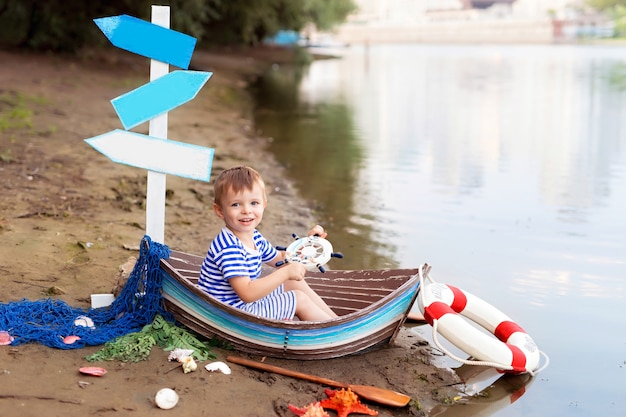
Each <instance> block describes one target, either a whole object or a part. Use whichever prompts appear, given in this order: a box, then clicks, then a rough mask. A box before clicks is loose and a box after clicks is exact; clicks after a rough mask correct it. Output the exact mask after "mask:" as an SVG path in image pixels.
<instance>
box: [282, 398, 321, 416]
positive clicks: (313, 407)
mask: <svg viewBox="0 0 626 417" xmlns="http://www.w3.org/2000/svg"><path fill="white" fill-rule="evenodd" d="M289 409H290V410H291V411H293V412H294V413H296V414H297V415H299V416H300V417H330V415H328V413H327V412H326V411H324V408H323V407H322V406H321V405H320V403H319V401H318V402H315V403H311V404H309V405H307V406H305V407H302V408H298V407H296V406H294V405H291V404H289Z"/></svg>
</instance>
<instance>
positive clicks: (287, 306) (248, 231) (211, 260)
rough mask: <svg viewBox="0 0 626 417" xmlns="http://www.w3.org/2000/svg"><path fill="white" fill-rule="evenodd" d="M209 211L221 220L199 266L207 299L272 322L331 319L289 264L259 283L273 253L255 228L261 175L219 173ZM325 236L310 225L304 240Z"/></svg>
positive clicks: (261, 202)
mask: <svg viewBox="0 0 626 417" xmlns="http://www.w3.org/2000/svg"><path fill="white" fill-rule="evenodd" d="M214 190H215V201H214V203H213V211H214V212H215V214H217V216H218V217H220V218H221V219H222V220H224V228H222V230H221V232H220V233H219V234H218V235H217V236H216V237H215V239H214V240H213V242H212V243H211V246H210V247H209V251H208V253H207V255H206V258H205V259H204V262H203V263H202V270H201V271H200V279H199V281H198V286H199V287H200V288H201V289H203V290H204V291H206V292H208V293H209V294H211V295H212V296H213V297H215V298H217V299H218V300H220V301H223V302H225V303H227V304H230V305H232V306H234V307H236V308H239V309H241V310H244V311H246V312H248V313H251V314H255V315H259V316H263V317H266V318H271V319H276V320H291V319H293V318H294V316H298V318H299V319H300V320H306V321H321V320H329V319H332V318H334V317H337V315H336V314H335V313H334V312H333V311H332V310H331V309H330V308H329V307H328V306H327V305H326V303H325V302H324V301H323V300H322V299H321V298H320V296H319V295H317V293H315V291H313V290H312V289H311V288H310V287H309V285H308V284H307V283H306V281H305V280H304V274H305V272H306V269H305V267H304V265H302V264H301V263H299V262H289V263H287V264H286V265H284V266H282V267H280V268H277V269H276V270H275V271H273V272H272V273H270V274H268V275H266V276H264V277H262V278H260V277H259V276H260V273H261V266H262V264H263V263H267V264H269V265H271V266H276V263H277V262H279V261H282V260H284V258H285V252H282V251H277V250H276V249H275V248H274V247H273V246H272V245H271V244H270V243H269V242H268V241H267V240H266V239H265V238H264V237H263V236H262V235H261V233H260V232H259V231H258V230H256V227H257V226H258V225H259V224H260V223H261V220H262V219H263V211H264V210H265V207H266V206H267V196H266V194H265V183H264V182H263V179H262V178H261V175H260V174H259V173H258V172H257V171H255V170H254V169H252V168H250V167H247V166H236V167H233V168H230V169H227V170H225V171H223V172H222V173H221V174H220V175H219V176H218V177H217V179H216V180H215V184H214ZM313 234H318V235H320V236H321V237H326V233H325V232H324V229H323V228H322V226H319V225H316V226H315V227H313V228H312V229H311V230H310V231H309V235H313Z"/></svg>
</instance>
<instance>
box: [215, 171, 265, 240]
mask: <svg viewBox="0 0 626 417" xmlns="http://www.w3.org/2000/svg"><path fill="white" fill-rule="evenodd" d="M266 206H267V199H266V198H265V192H264V190H263V188H262V187H261V185H260V184H258V183H255V184H254V186H253V187H252V190H242V191H241V192H239V193H235V192H234V191H233V190H232V189H229V190H228V191H227V192H226V193H225V194H224V195H223V197H222V204H221V205H219V206H218V205H217V204H214V205H213V210H214V211H215V214H217V215H218V216H219V217H220V218H222V219H223V220H224V223H225V224H226V227H228V228H229V229H230V230H231V231H232V232H233V233H234V234H235V236H237V237H241V236H251V235H252V232H254V229H256V227H257V226H258V225H259V223H261V220H262V219H263V211H264V210H265V207H266ZM240 235H241V236H240Z"/></svg>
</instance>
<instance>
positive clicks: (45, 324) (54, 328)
mask: <svg viewBox="0 0 626 417" xmlns="http://www.w3.org/2000/svg"><path fill="white" fill-rule="evenodd" d="M169 256H170V250H169V248H168V247H167V246H166V245H162V244H160V243H158V242H152V241H151V239H150V237H149V236H147V235H146V236H144V238H143V239H142V241H141V245H140V250H139V259H137V262H136V263H135V267H134V268H133V270H132V272H131V274H130V276H129V278H128V281H126V284H125V285H124V287H123V288H122V291H121V292H120V295H119V296H118V297H117V298H116V299H115V301H113V304H111V305H110V306H108V307H101V308H90V309H84V308H76V307H71V306H69V305H68V304H67V303H65V302H64V301H62V300H58V299H51V298H46V299H41V300H35V301H30V300H27V299H22V300H20V301H16V302H9V303H7V304H3V303H0V331H6V332H8V333H9V334H10V335H11V336H13V338H14V340H13V342H12V343H11V344H12V345H19V344H23V343H29V342H34V343H40V344H43V345H46V346H50V347H54V348H59V349H76V348H81V347H84V346H88V345H89V346H94V345H101V344H103V343H106V342H108V341H109V340H113V339H114V338H116V337H118V336H123V335H125V334H128V333H132V332H137V331H140V330H141V329H142V328H143V326H145V325H147V324H150V323H152V321H153V320H154V318H155V315H156V314H160V315H162V316H163V317H164V318H165V319H166V320H169V321H173V319H172V317H171V315H170V314H169V313H167V312H166V311H165V310H164V308H163V299H162V296H161V285H162V282H161V275H160V273H159V261H160V259H162V258H163V259H167V258H169ZM85 317H87V318H89V319H90V320H91V322H93V325H91V323H90V322H89V320H86V319H85ZM81 324H82V325H81ZM68 336H77V337H79V338H80V339H77V340H75V341H74V342H73V343H66V342H69V341H71V339H76V338H69V339H70V340H68V339H66V337H68ZM64 339H65V341H66V342H64Z"/></svg>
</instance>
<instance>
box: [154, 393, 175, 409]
mask: <svg viewBox="0 0 626 417" xmlns="http://www.w3.org/2000/svg"><path fill="white" fill-rule="evenodd" d="M154 402H155V403H156V405H157V406H158V407H159V408H162V409H163V410H169V409H170V408H174V407H175V406H176V404H178V394H176V391H174V390H173V389H171V388H162V389H160V390H159V392H157V393H156V395H155V396H154Z"/></svg>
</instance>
